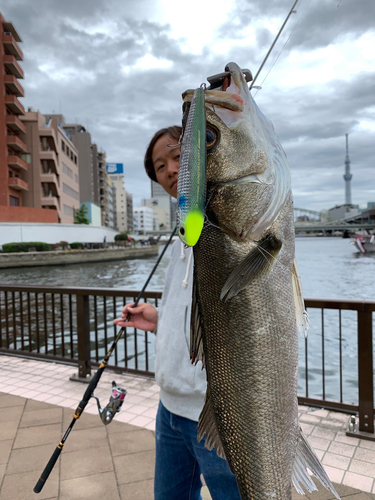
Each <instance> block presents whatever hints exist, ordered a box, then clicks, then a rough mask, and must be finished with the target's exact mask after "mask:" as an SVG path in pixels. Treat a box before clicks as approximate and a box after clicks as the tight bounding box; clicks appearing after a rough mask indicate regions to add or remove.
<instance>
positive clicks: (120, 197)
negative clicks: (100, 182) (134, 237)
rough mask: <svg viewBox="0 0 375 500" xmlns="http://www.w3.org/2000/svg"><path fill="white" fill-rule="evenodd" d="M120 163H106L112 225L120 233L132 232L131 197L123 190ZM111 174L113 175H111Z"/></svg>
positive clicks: (121, 165)
mask: <svg viewBox="0 0 375 500" xmlns="http://www.w3.org/2000/svg"><path fill="white" fill-rule="evenodd" d="M123 171H124V170H123V164H122V163H108V164H107V172H108V176H109V178H110V180H111V183H112V188H113V200H114V223H115V227H116V228H117V229H118V230H119V231H120V232H122V233H123V232H125V231H129V232H130V233H132V232H133V231H134V218H133V195H131V194H129V193H128V192H127V191H126V190H125V185H124V175H123ZM111 172H113V173H111Z"/></svg>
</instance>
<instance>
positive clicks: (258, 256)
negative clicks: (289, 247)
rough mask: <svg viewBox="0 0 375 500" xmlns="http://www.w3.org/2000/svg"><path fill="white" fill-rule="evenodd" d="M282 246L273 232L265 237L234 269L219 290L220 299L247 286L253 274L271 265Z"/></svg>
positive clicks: (226, 297) (234, 294)
mask: <svg viewBox="0 0 375 500" xmlns="http://www.w3.org/2000/svg"><path fill="white" fill-rule="evenodd" d="M281 247H282V241H281V240H280V239H279V238H277V237H276V236H275V235H273V234H269V235H268V236H267V237H266V238H264V239H263V240H262V241H260V242H259V244H258V245H257V246H256V247H255V248H254V249H253V250H252V251H251V252H250V253H249V255H247V256H246V257H245V258H244V260H243V261H242V262H241V263H240V264H239V265H238V266H237V267H236V268H235V269H234V271H233V272H232V273H231V274H230V276H229V278H228V279H227V281H226V282H225V284H224V286H223V289H222V290H221V295H220V299H221V300H223V299H224V298H225V301H227V300H229V299H231V298H232V297H235V296H236V295H237V294H238V292H240V291H241V290H244V289H245V288H247V287H248V286H249V285H250V283H251V281H252V280H253V278H254V276H256V275H258V274H259V273H261V272H262V271H264V270H265V269H267V268H268V266H270V265H272V263H273V260H274V258H276V256H277V254H278V253H279V251H280V249H281Z"/></svg>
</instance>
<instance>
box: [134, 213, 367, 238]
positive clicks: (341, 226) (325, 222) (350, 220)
mask: <svg viewBox="0 0 375 500" xmlns="http://www.w3.org/2000/svg"><path fill="white" fill-rule="evenodd" d="M366 213H368V212H366ZM294 228H295V232H296V234H301V233H325V232H328V233H332V232H335V231H342V232H343V233H346V234H347V235H352V234H354V233H355V231H362V230H365V231H373V230H375V216H374V215H373V214H371V217H370V215H364V214H363V213H359V214H356V215H351V216H349V217H345V218H343V219H336V220H331V219H329V217H328V213H327V212H317V211H315V210H309V209H306V208H297V207H295V208H294ZM170 233H171V231H170V230H158V231H146V233H145V235H144V236H155V237H158V236H168V235H170Z"/></svg>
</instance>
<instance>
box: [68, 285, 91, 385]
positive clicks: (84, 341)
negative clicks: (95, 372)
mask: <svg viewBox="0 0 375 500" xmlns="http://www.w3.org/2000/svg"><path fill="white" fill-rule="evenodd" d="M77 337H78V339H77V340H78V377H76V376H74V375H73V377H71V380H77V381H79V382H89V381H90V375H91V368H90V354H91V353H90V314H89V296H88V295H79V294H78V295H77Z"/></svg>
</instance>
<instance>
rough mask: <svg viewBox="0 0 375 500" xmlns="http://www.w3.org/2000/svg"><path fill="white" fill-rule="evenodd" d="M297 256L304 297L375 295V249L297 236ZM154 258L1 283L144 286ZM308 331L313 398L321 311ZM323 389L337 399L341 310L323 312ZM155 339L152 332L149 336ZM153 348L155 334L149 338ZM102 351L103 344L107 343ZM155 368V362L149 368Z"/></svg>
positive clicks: (348, 314)
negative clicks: (360, 250)
mask: <svg viewBox="0 0 375 500" xmlns="http://www.w3.org/2000/svg"><path fill="white" fill-rule="evenodd" d="M296 255H297V259H298V265H299V272H300V275H301V280H302V287H303V294H304V297H308V298H327V299H349V300H350V299H353V300H375V286H374V281H375V253H372V254H360V253H358V252H356V249H355V247H354V246H353V245H351V244H350V240H348V239H342V238H323V237H321V238H316V237H298V238H296ZM169 256H170V249H168V250H167V252H166V254H165V256H164V258H163V259H162V261H161V263H160V265H159V267H158V269H157V271H156V273H155V275H154V276H153V278H152V280H151V282H150V284H149V286H148V290H162V288H163V282H164V275H165V270H166V267H167V265H168V261H169ZM155 261H156V257H153V258H149V259H134V260H124V261H111V262H104V263H87V264H72V265H66V266H48V267H47V266H45V267H44V266H41V267H33V268H20V269H1V270H0V284H17V285H22V284H28V285H48V286H68V287H76V286H79V287H94V288H118V289H124V290H140V289H141V288H142V286H143V284H144V282H145V280H146V278H147V277H148V275H149V273H150V271H151V269H152V268H153V266H154V264H155ZM308 313H309V316H310V329H309V334H308V353H309V354H308V366H309V375H308V385H309V396H310V397H321V396H322V373H323V367H322V361H321V359H322V339H321V321H322V319H321V312H320V310H314V309H310V310H309V311H308ZM341 322H342V349H343V367H344V370H343V399H344V401H346V402H356V401H357V398H358V395H357V389H356V385H357V382H356V380H357V372H358V369H357V335H356V327H357V326H356V325H357V323H356V313H355V312H352V311H343V312H342V317H341ZM324 324H325V339H324V343H325V367H324V371H325V385H326V387H325V391H326V397H327V398H329V397H331V398H333V399H336V400H337V399H338V396H337V395H338V394H339V388H338V373H339V355H338V353H339V344H338V339H339V328H338V324H339V318H338V312H337V311H329V310H326V311H325V312H324ZM150 337H152V338H153V336H150ZM150 343H151V344H152V345H151V346H150V347H151V350H152V349H153V339H150ZM304 348H305V340H304V338H303V337H301V338H300V366H299V384H300V387H299V392H300V394H301V395H304V391H305V385H306V384H305V382H306V381H305V353H304ZM103 352H104V346H103ZM151 369H152V367H151Z"/></svg>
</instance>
